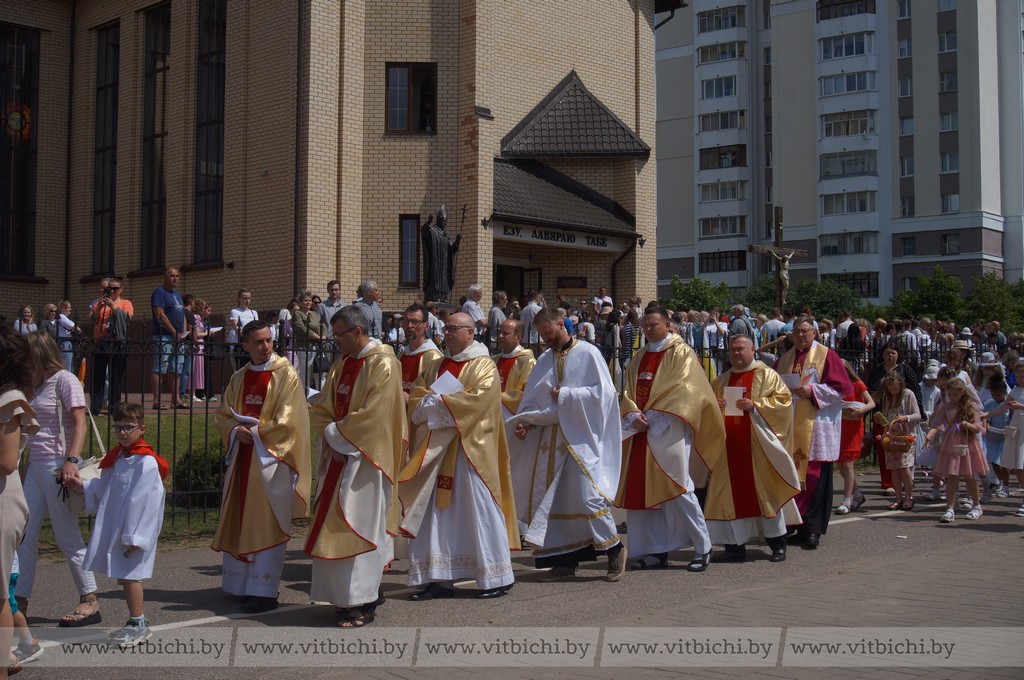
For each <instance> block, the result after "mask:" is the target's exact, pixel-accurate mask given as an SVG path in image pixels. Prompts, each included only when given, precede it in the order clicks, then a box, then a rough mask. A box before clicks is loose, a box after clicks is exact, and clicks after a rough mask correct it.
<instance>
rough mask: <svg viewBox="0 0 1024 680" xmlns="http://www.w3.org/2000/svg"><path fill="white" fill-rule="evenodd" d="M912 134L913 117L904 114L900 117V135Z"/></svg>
mask: <svg viewBox="0 0 1024 680" xmlns="http://www.w3.org/2000/svg"><path fill="white" fill-rule="evenodd" d="M912 134H914V117H913V116H904V117H903V118H900V137H906V136H908V135H912Z"/></svg>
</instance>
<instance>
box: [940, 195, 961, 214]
mask: <svg viewBox="0 0 1024 680" xmlns="http://www.w3.org/2000/svg"><path fill="white" fill-rule="evenodd" d="M942 212H943V214H950V213H958V212H960V194H942Z"/></svg>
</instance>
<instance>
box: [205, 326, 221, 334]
mask: <svg viewBox="0 0 1024 680" xmlns="http://www.w3.org/2000/svg"><path fill="white" fill-rule="evenodd" d="M208 330H209V332H210V333H220V332H221V331H222V330H224V326H213V327H212V328H210V329H208Z"/></svg>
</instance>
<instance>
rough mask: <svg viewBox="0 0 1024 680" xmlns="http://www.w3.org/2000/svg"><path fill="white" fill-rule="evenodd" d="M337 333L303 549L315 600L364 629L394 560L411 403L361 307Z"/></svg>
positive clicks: (344, 315)
mask: <svg viewBox="0 0 1024 680" xmlns="http://www.w3.org/2000/svg"><path fill="white" fill-rule="evenodd" d="M331 331H332V333H333V337H334V342H335V345H336V346H337V347H338V348H339V349H340V351H341V353H342V356H341V358H340V359H339V360H338V361H337V362H335V364H334V366H332V367H331V371H330V373H328V375H327V381H326V383H325V384H324V390H323V391H322V392H321V393H320V398H319V399H318V400H317V402H316V404H315V405H314V406H313V410H312V413H311V419H312V421H313V427H314V428H315V429H316V431H317V432H318V433H319V434H320V450H319V455H318V464H317V474H316V495H315V496H314V510H313V521H312V525H311V526H310V530H309V535H308V537H307V539H306V546H305V551H306V554H307V555H309V556H310V557H312V558H313V578H312V584H311V586H310V591H309V595H310V598H312V599H313V600H318V601H326V602H331V603H332V604H334V606H335V607H337V608H338V610H339V614H341V617H342V618H341V620H340V621H339V623H338V625H339V626H341V627H342V628H359V627H362V626H365V625H366V624H368V623H371V622H372V621H373V619H374V616H375V614H376V609H377V607H378V606H379V605H380V604H382V603H383V601H384V597H383V593H382V592H381V590H380V582H381V576H382V574H383V572H384V568H385V567H386V566H387V565H388V563H389V562H390V561H391V559H392V557H393V552H394V544H393V537H394V536H395V535H396V534H397V532H398V499H397V496H395V493H394V480H395V475H396V474H397V473H398V470H399V469H400V465H401V458H402V455H403V454H404V452H405V435H406V424H405V423H406V419H405V400H404V398H403V395H402V370H401V365H400V364H399V363H398V360H397V359H396V358H395V353H394V351H392V349H391V347H389V346H388V345H384V344H381V342H380V341H379V340H376V339H373V338H371V337H370V335H369V332H370V325H369V321H367V319H366V315H365V314H363V312H362V311H361V310H360V309H359V308H358V307H355V306H351V305H350V306H348V307H343V308H342V309H341V310H340V311H338V312H337V313H336V314H335V315H334V317H333V319H332V320H331Z"/></svg>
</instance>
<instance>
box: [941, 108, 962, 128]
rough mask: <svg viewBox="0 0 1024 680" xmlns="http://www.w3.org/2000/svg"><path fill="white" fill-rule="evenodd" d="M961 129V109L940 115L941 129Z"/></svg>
mask: <svg viewBox="0 0 1024 680" xmlns="http://www.w3.org/2000/svg"><path fill="white" fill-rule="evenodd" d="M959 129H960V111H950V112H948V113H943V114H942V115H941V116H939V131H940V132H953V131H954V130H959Z"/></svg>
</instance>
